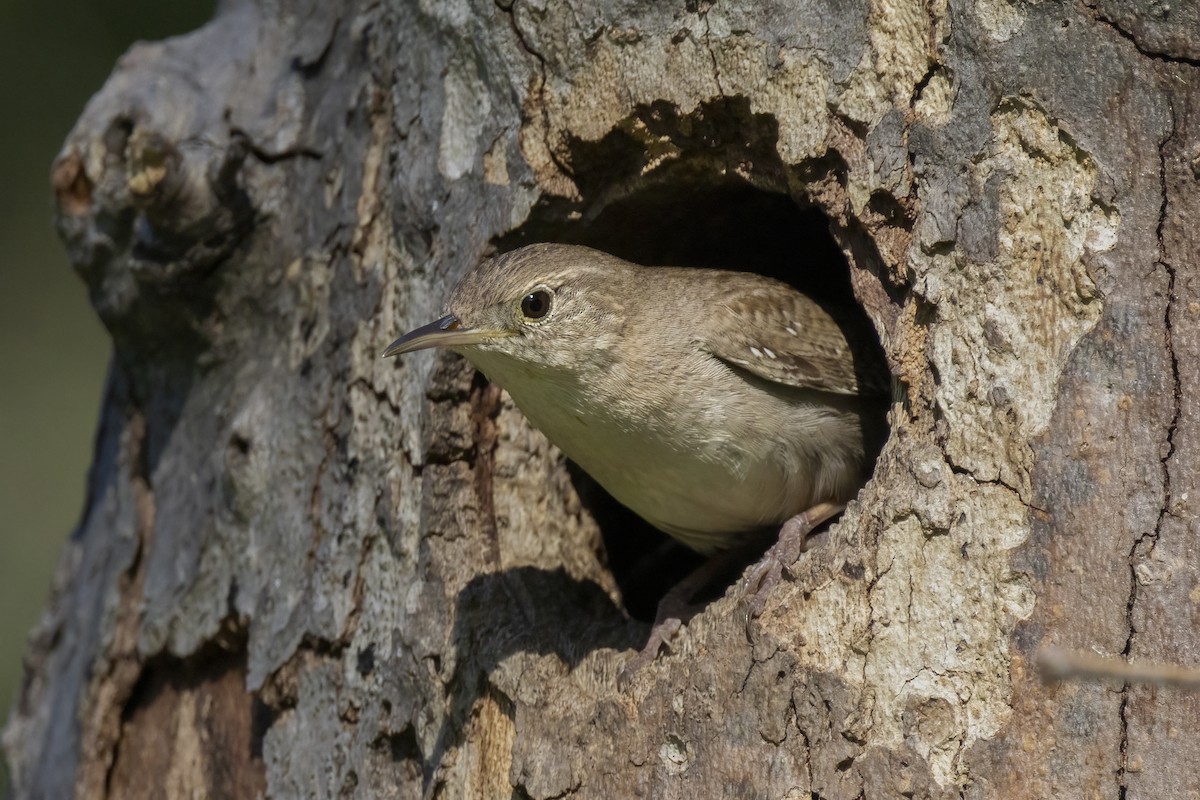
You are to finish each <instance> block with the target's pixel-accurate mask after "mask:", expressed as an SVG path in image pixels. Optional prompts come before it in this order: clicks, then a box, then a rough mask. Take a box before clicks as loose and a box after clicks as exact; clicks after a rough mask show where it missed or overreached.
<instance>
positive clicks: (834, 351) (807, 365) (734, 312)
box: [703, 284, 890, 395]
mask: <svg viewBox="0 0 1200 800" xmlns="http://www.w3.org/2000/svg"><path fill="white" fill-rule="evenodd" d="M715 316H716V320H715V321H716V322H717V323H718V324H717V325H716V326H714V329H713V331H712V332H711V333H710V334H709V335H708V336H706V337H705V340H704V342H703V344H704V346H705V347H706V348H707V349H708V351H709V352H710V353H712V354H713V355H714V356H716V357H717V358H719V359H721V360H722V361H725V362H726V363H728V364H731V365H733V366H735V367H737V368H740V369H743V370H746V371H747V372H750V373H752V374H754V375H756V376H758V377H759V378H765V379H766V380H769V381H774V382H775V383H779V384H782V385H784V386H792V387H795V388H798V389H815V390H817V391H822V392H832V393H835V394H846V395H882V394H886V393H887V392H888V391H889V390H890V386H889V385H887V384H888V381H887V378H886V376H887V374H888V373H887V369H886V366H885V365H884V364H883V363H882V361H881V359H880V357H879V355H878V353H877V352H876V350H877V346H875V345H874V339H873V337H870V336H867V335H866V332H865V331H862V332H860V333H862V334H863V337H862V341H863V344H862V345H861V346H859V347H854V346H852V345H851V344H850V343H848V342H847V340H846V334H844V333H843V329H842V327H839V325H838V322H837V321H836V320H835V319H834V317H833V316H831V315H830V314H829V313H828V312H827V311H825V309H823V308H821V306H819V305H818V304H817V303H815V302H814V301H813V300H811V299H809V298H808V297H806V296H804V295H802V294H800V293H799V292H797V291H795V290H793V289H791V288H790V287H786V286H783V285H782V284H780V285H766V286H764V287H762V288H758V289H751V290H749V291H744V290H743V291H741V292H739V293H738V294H736V295H735V296H732V297H730V298H728V299H726V300H722V301H720V303H719V304H718V308H717V309H716V314H715ZM851 335H855V336H856V338H857V335H856V334H854V333H852V334H851Z"/></svg>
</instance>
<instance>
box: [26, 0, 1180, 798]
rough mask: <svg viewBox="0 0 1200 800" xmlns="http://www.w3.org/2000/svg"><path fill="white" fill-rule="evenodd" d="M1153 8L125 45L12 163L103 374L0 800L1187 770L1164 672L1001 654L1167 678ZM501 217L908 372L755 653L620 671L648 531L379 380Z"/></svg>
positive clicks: (1168, 368)
mask: <svg viewBox="0 0 1200 800" xmlns="http://www.w3.org/2000/svg"><path fill="white" fill-rule="evenodd" d="M1146 5H1147V4H1145V3H1135V2H1122V0H1112V1H1111V2H1110V1H1109V0H1088V2H1084V3H1080V4H1059V3H1048V2H1041V3H1028V4H1013V3H1008V2H1003V1H1002V0H987V1H986V2H978V3H967V2H958V1H957V0H940V1H939V0H932V2H930V1H929V0H875V2H867V0H863V2H840V1H839V2H832V0H792V1H791V2H782V0H780V1H779V2H771V3H754V4H749V3H747V4H732V3H717V4H710V3H707V2H690V1H689V2H687V3H682V2H681V3H659V2H649V1H648V0H645V1H644V2H639V1H638V0H630V1H629V2H606V3H579V2H574V1H573V0H563V1H562V2H558V1H557V0H556V1H555V2H550V1H549V0H508V2H506V1H505V0H497V2H491V0H451V1H450V2H440V1H439V2H434V0H428V1H424V0H422V2H417V0H412V1H411V2H404V1H403V0H388V1H387V2H382V3H379V2H376V3H365V2H362V3H359V2H354V0H343V2H337V3H334V2H325V3H316V2H312V3H309V4H307V5H303V4H296V3H287V4H275V3H271V2H261V3H251V2H244V1H242V0H231V1H230V2H226V3H223V4H222V5H221V6H220V8H219V9H218V12H217V14H216V17H215V18H214V20H213V21H212V22H211V23H210V24H209V25H207V26H206V27H204V28H203V29H201V30H199V31H197V32H195V33H194V34H191V35H189V36H184V37H180V38H178V39H173V40H170V41H167V42H163V43H157V44H142V45H138V46H136V47H135V48H134V49H133V50H131V51H130V53H129V54H128V55H127V56H125V57H124V58H123V59H122V61H121V63H120V64H119V65H118V66H117V69H116V71H115V72H114V74H113V76H112V78H111V79H110V80H109V82H108V84H107V85H106V86H105V87H104V88H103V89H102V90H101V92H100V93H99V94H98V95H97V96H96V97H95V98H94V99H93V101H92V102H91V103H90V105H89V106H88V108H87V109H86V110H85V111H84V113H83V116H82V117H81V119H80V122H79V124H78V126H77V128H76V129H75V130H74V131H73V132H72V134H71V135H70V137H69V139H68V141H67V143H66V144H65V146H64V149H63V152H62V155H61V157H60V158H59V160H58V161H57V163H56V164H55V168H54V173H53V182H54V188H55V192H56V197H57V202H58V209H59V224H60V228H61V230H62V233H63V237H64V240H65V241H66V244H67V247H68V249H69V251H70V253H71V256H72V258H73V260H74V262H75V264H76V265H77V268H78V270H79V272H80V274H81V275H82V276H83V278H84V280H85V281H86V282H87V284H88V286H89V287H90V290H91V296H92V299H93V302H94V304H95V306H96V308H97V310H98V313H99V314H100V316H101V317H102V318H103V320H104V321H105V323H106V324H107V326H108V327H109V329H110V331H111V332H112V335H113V338H114V341H115V344H116V356H115V359H114V362H113V365H112V369H111V377H110V380H109V387H108V390H107V395H106V398H105V402H104V407H103V410H102V412H101V423H100V427H99V432H98V436H97V446H96V460H95V466H94V469H93V472H92V476H91V481H90V492H89V500H88V508H87V513H86V516H85V518H84V521H83V523H82V524H81V525H80V527H79V529H78V530H77V531H76V532H75V534H74V536H73V537H72V539H71V541H70V543H69V545H68V547H67V550H66V552H65V553H64V556H63V559H62V563H61V566H60V569H59V572H58V576H57V579H56V586H55V593H54V597H53V600H52V602H51V606H50V608H49V610H48V611H47V613H46V616H45V618H44V620H43V622H42V624H41V625H40V626H39V628H38V630H37V631H35V633H34V636H33V639H32V644H31V648H30V653H29V657H28V678H27V682H26V685H25V687H24V690H23V692H22V695H21V698H20V701H19V703H18V705H17V706H16V708H15V709H14V712H13V715H12V717H11V719H10V720H9V722H8V725H7V728H6V730H5V733H4V746H5V748H6V751H7V754H8V756H9V758H10V760H11V763H12V766H13V772H14V788H15V794H16V796H17V797H20V798H25V797H30V798H41V797H47V798H49V797H56V798H57V797H67V796H70V795H71V794H72V793H75V794H76V795H77V796H80V797H107V796H111V797H140V796H147V797H149V796H156V797H182V796H212V797H219V796H242V797H250V796H254V795H255V794H256V793H259V792H265V794H266V795H267V796H272V797H292V796H315V797H332V796H339V797H340V796H345V797H351V796H362V797H401V798H407V797H413V798H415V797H420V796H422V795H423V794H425V795H426V796H435V797H436V796H441V797H486V798H493V797H510V796H511V797H514V798H538V799H539V800H540V799H541V798H554V797H565V796H578V797H603V798H610V797H636V796H646V797H667V798H670V797H780V798H785V797H786V798H799V797H805V798H808V797H814V798H815V797H821V798H853V797H872V798H874V797H958V796H967V797H972V798H975V797H978V798H985V797H1049V796H1055V797H1089V798H1090V797H1113V798H1118V797H1121V798H1137V797H1145V798H1151V797H1171V796H1175V797H1178V796H1189V795H1188V793H1189V792H1190V793H1191V794H1192V795H1195V794H1196V793H1200V784H1198V782H1197V778H1196V776H1197V774H1200V738H1197V736H1196V732H1197V730H1196V729H1197V727H1198V725H1200V723H1198V722H1197V721H1198V720H1200V700H1198V699H1197V696H1196V695H1195V694H1188V693H1185V692H1184V691H1182V690H1180V689H1171V688H1155V687H1151V686H1145V685H1137V684H1133V685H1125V686H1120V685H1117V686H1107V685H1103V684H1100V683H1095V682H1088V681H1074V682H1065V683H1055V684H1047V683H1043V682H1042V681H1040V680H1039V679H1038V676H1037V673H1036V669H1035V662H1036V658H1037V654H1038V652H1039V649H1040V648H1043V647H1046V646H1049V645H1053V646H1056V647H1060V648H1065V649H1067V650H1077V651H1082V652H1087V653H1092V654H1099V655H1103V656H1110V657H1112V658H1113V659H1116V660H1121V659H1127V660H1129V661H1130V662H1134V663H1136V662H1140V661H1153V662H1173V663H1177V664H1182V665H1196V664H1198V663H1200V649H1198V646H1200V634H1198V631H1200V627H1198V625H1197V622H1198V615H1200V576H1198V567H1197V565H1198V564H1200V558H1198V555H1200V554H1198V553H1197V544H1196V541H1197V534H1198V533H1200V525H1198V523H1197V517H1196V514H1195V512H1194V510H1193V505H1194V502H1195V501H1194V500H1192V501H1189V496H1196V491H1197V490H1198V488H1200V487H1197V486H1195V483H1196V480H1197V478H1196V476H1197V475H1200V462H1198V459H1200V443H1198V442H1196V437H1197V435H1198V434H1200V406H1197V404H1196V402H1195V399H1194V398H1196V397H1197V396H1200V335H1198V331H1200V280H1198V279H1197V277H1196V275H1197V272H1196V262H1197V254H1198V253H1200V234H1197V232H1196V225H1195V224H1194V220H1196V219H1200V199H1198V198H1200V192H1198V191H1197V188H1198V187H1197V181H1198V178H1200V96H1198V94H1197V89H1196V87H1197V86H1200V63H1198V62H1197V57H1198V54H1200V51H1197V49H1196V48H1197V41H1198V40H1197V37H1196V36H1195V31H1196V24H1197V14H1198V13H1200V12H1198V11H1197V6H1196V5H1195V4H1194V3H1191V4H1189V3H1179V4H1171V5H1170V6H1169V7H1168V6H1167V5H1166V4H1150V5H1151V6H1152V7H1151V8H1147V7H1146ZM826 226H828V227H829V229H830V230H831V231H832V236H833V240H832V241H826V239H827V236H826V234H825V228H826ZM540 239H555V240H561V241H573V242H583V243H588V244H592V245H594V246H598V247H601V248H603V249H606V250H609V251H611V252H614V253H616V254H618V255H622V256H626V257H629V258H632V259H634V260H638V261H642V262H645V263H664V262H675V263H687V264H695V265H700V266H705V265H712V266H725V267H732V268H748V269H758V270H762V271H767V272H771V273H772V274H776V275H779V276H782V277H785V278H788V279H791V280H794V281H795V282H797V283H798V284H799V285H801V286H805V287H807V288H809V289H811V290H812V291H816V292H821V291H825V292H828V293H831V294H836V293H837V292H848V291H849V288H848V287H850V286H852V287H853V292H854V295H855V296H856V297H857V299H858V301H859V302H860V303H861V304H862V306H863V307H864V308H865V310H866V311H867V313H868V314H869V315H870V317H871V318H872V320H873V321H874V322H875V324H876V327H877V329H878V330H879V332H880V338H881V341H882V344H883V346H884V348H885V349H886V351H887V353H888V357H889V361H890V363H891V366H892V369H893V371H894V373H895V374H896V376H897V377H898V378H899V379H900V380H901V381H902V383H903V392H902V396H901V397H899V398H898V400H897V402H896V404H895V406H894V408H893V409H892V411H891V414H890V421H891V425H892V431H891V437H890V439H889V441H888V442H887V444H886V446H885V447H884V450H883V453H882V455H881V457H880V459H879V463H878V465H877V468H876V473H875V476H874V478H873V479H872V481H871V482H870V483H869V484H868V485H867V487H866V488H865V489H864V490H863V492H862V493H861V495H860V497H859V499H858V500H857V501H856V502H855V503H853V504H851V506H850V508H849V509H848V510H847V512H846V514H845V515H844V516H843V517H842V519H841V520H840V522H838V523H837V524H836V525H835V526H834V527H833V528H832V529H831V530H830V532H829V533H828V534H827V535H825V536H824V537H822V538H823V541H822V542H821V543H820V544H819V545H818V546H817V547H815V548H813V549H812V550H810V551H809V552H808V553H806V554H805V556H804V557H803V558H802V559H801V561H800V562H799V563H798V564H797V565H796V567H795V569H794V570H793V574H792V575H791V576H790V580H788V581H785V582H784V583H782V584H781V585H780V586H779V587H778V588H777V589H776V590H775V591H774V592H773V593H772V595H771V596H770V599H769V602H768V605H767V608H766V611H765V613H764V615H763V617H762V618H761V620H760V621H759V623H758V624H757V625H755V626H753V628H752V636H750V637H749V638H748V636H747V633H746V627H745V620H744V607H743V606H742V605H741V604H740V602H739V598H738V596H737V592H736V591H735V590H731V591H730V592H728V593H727V594H726V596H725V597H723V598H720V599H718V600H716V601H715V602H713V603H712V604H711V605H710V606H709V607H708V608H707V609H706V610H705V612H704V613H703V614H701V615H700V616H699V617H697V618H696V619H695V620H693V621H692V622H691V623H690V624H689V625H688V626H687V628H686V630H685V633H684V634H683V636H682V637H681V638H680V640H679V641H678V642H677V646H676V648H675V652H672V653H671V654H668V655H664V656H663V657H662V658H660V659H659V660H658V661H657V662H656V663H655V664H654V665H652V666H651V667H649V668H647V669H645V670H643V671H642V672H640V673H639V674H638V675H637V677H636V679H635V681H634V683H633V685H632V686H631V687H630V688H629V689H628V690H627V691H624V692H622V691H618V689H617V687H616V681H615V676H616V673H617V672H618V670H619V669H620V668H621V666H622V665H623V664H624V662H625V660H626V659H627V658H628V657H629V656H630V651H631V649H632V648H634V647H636V646H638V645H639V644H640V642H641V641H642V639H643V637H644V636H645V632H646V626H645V624H644V622H642V621H639V620H638V619H636V618H633V617H631V616H630V615H629V614H628V613H627V612H626V608H627V607H633V606H636V605H637V603H635V602H634V596H635V595H637V594H639V592H640V593H643V594H646V595H647V597H646V598H642V600H640V601H639V602H640V604H641V605H642V606H644V605H645V604H646V603H647V602H650V601H652V600H653V595H654V593H655V592H661V591H662V590H663V589H664V588H665V586H666V579H665V578H661V577H659V576H658V573H660V572H664V571H665V570H664V568H663V565H662V563H656V562H653V561H651V562H646V561H645V560H644V559H643V560H639V559H638V557H636V555H631V553H636V551H637V550H638V548H639V547H640V548H643V549H653V548H656V547H659V546H660V540H659V539H657V538H652V537H651V535H650V534H649V533H648V532H646V531H645V530H644V528H642V527H639V526H637V525H636V524H634V523H631V522H630V521H629V520H628V518H627V517H623V516H622V515H621V514H620V513H619V512H617V511H614V509H612V508H611V505H610V504H608V503H606V501H605V500H604V499H603V498H597V496H596V493H595V491H594V489H593V488H592V487H590V486H589V484H588V481H587V480H586V479H582V478H580V477H579V476H578V475H575V474H574V473H573V472H572V470H571V469H569V468H568V465H567V464H566V463H565V462H564V460H563V458H562V457H561V455H560V454H559V453H558V452H557V451H556V450H554V449H553V448H552V447H551V446H550V445H549V444H548V443H547V442H546V440H545V439H544V437H542V436H541V434H539V433H538V432H536V431H534V430H532V429H530V427H529V426H528V425H527V424H526V423H525V421H524V420H523V418H522V417H521V415H520V414H519V413H518V412H517V411H516V410H515V409H514V408H512V406H511V404H510V403H509V402H508V400H507V398H506V397H505V396H504V395H503V394H502V393H500V392H499V391H497V390H496V389H494V388H493V387H490V386H488V385H487V384H486V383H485V382H484V381H483V380H482V379H480V378H479V377H477V376H475V375H474V374H473V371H472V370H471V369H470V368H469V366H468V365H466V364H465V362H463V361H461V360H460V359H458V358H456V357H454V356H451V355H444V354H442V355H437V356H422V357H416V358H407V359H405V360H404V361H402V362H401V363H398V364H397V363H393V362H384V361H381V360H380V359H379V357H378V356H379V353H380V352H381V351H382V349H383V347H384V346H385V345H386V344H387V343H388V342H389V341H391V339H392V338H394V336H395V335H397V334H398V333H399V332H402V331H403V330H406V329H408V328H410V327H412V326H414V325H416V324H419V323H422V322H426V321H428V320H430V319H432V318H433V317H434V315H435V314H436V313H437V312H438V311H439V310H440V309H439V303H440V301H441V298H442V297H443V296H444V293H445V291H446V288H447V286H448V285H449V284H452V283H453V281H454V280H455V279H456V278H457V277H458V276H459V275H461V274H462V273H463V271H464V270H466V269H468V268H470V266H472V265H473V263H474V262H475V261H476V260H477V259H478V258H479V257H480V256H481V254H483V253H485V252H486V251H487V250H488V249H489V248H494V247H509V246H513V245H515V244H518V243H520V242H523V241H534V240H540ZM676 322H678V323H679V324H686V321H676ZM606 542H607V547H606V544H605V543H606ZM666 552H667V556H666V557H667V558H668V559H671V558H675V557H676V556H672V555H671V553H672V552H673V551H666ZM647 563H649V564H650V567H649V568H647V567H646V564H647ZM639 570H640V571H639ZM638 613H639V614H641V613H644V610H643V611H639V612H638Z"/></svg>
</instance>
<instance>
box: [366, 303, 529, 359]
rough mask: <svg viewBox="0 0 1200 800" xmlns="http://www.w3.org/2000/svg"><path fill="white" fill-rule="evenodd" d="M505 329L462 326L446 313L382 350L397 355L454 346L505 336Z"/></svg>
mask: <svg viewBox="0 0 1200 800" xmlns="http://www.w3.org/2000/svg"><path fill="white" fill-rule="evenodd" d="M507 335H508V332H507V331H489V330H479V329H476V328H464V327H463V326H462V323H461V322H459V321H458V317H456V316H454V315H453V314H447V315H446V316H444V317H442V318H441V319H439V320H436V321H434V322H431V323H429V324H428V325H422V326H421V327H419V328H417V329H415V330H411V331H409V332H408V333H406V334H404V335H403V336H401V337H400V338H399V339H397V340H396V341H394V342H392V343H391V344H390V345H388V348H387V350H384V351H383V357H384V358H389V357H391V356H398V355H400V354H401V353H411V352H413V351H414V350H426V349H428V348H430V347H456V346H458V345H464V344H478V343H479V342H483V341H487V340H488V339H495V338H496V337H498V336H507Z"/></svg>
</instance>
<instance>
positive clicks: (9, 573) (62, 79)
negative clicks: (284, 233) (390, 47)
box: [0, 0, 213, 795]
mask: <svg viewBox="0 0 1200 800" xmlns="http://www.w3.org/2000/svg"><path fill="white" fill-rule="evenodd" d="M212 8H213V1H212V0H170V1H169V2H163V0H125V1H124V2H120V1H119V0H20V1H19V2H15V1H14V0H0V76H3V77H0V112H2V113H3V122H2V123H0V720H4V719H7V717H8V708H9V705H10V703H11V702H12V700H13V698H14V696H15V694H16V691H17V688H18V686H19V685H20V679H21V656H22V653H23V651H24V649H25V636H26V633H27V632H28V631H29V629H30V628H31V627H32V626H33V624H34V623H35V622H36V621H37V619H38V616H39V614H40V613H41V610H42V608H43V607H44V606H45V604H46V601H47V599H48V591H49V587H50V576H51V573H52V571H53V569H54V564H55V562H56V560H57V558H58V554H59V552H60V550H61V548H62V543H63V541H64V540H65V539H66V537H67V535H68V534H69V533H70V531H71V529H72V528H73V527H74V525H75V523H76V521H77V520H78V518H79V515H80V512H81V510H82V507H83V492H84V479H85V477H86V474H87V467H88V463H89V462H90V460H91V452H92V436H93V433H94V430H95V423H96V419H97V410H98V407H99V401H100V390H101V384H102V381H103V378H104V371H105V367H106V362H107V361H108V353H109V344H108V336H107V334H106V333H105V332H104V329H103V328H102V327H101V326H100V323H99V322H98V321H97V320H96V317H95V315H94V314H93V313H92V310H91V307H90V306H89V305H88V302H87V296H86V293H85V292H84V288H83V284H82V283H81V282H80V281H79V279H78V278H77V277H76V276H75V274H74V272H72V270H71V266H70V264H69V263H68V262H67V259H66V255H65V253H64V252H63V249H62V247H61V245H60V244H59V242H58V238H57V236H56V235H55V232H54V227H53V224H52V221H51V200H50V190H49V174H50V163H51V161H52V160H53V159H54V156H55V155H56V154H57V153H58V149H59V147H60V146H61V145H62V142H63V140H64V139H65V138H66V135H67V133H68V131H70V129H71V126H72V125H73V124H74V122H75V119H76V118H77V117H78V116H79V113H80V111H82V110H83V106H84V104H85V103H86V102H87V100H88V98H89V97H90V96H91V95H92V94H93V93H94V92H95V91H96V90H98V89H99V88H100V87H101V85H103V83H104V81H105V79H106V78H107V76H108V74H109V72H110V71H111V70H112V67H113V64H114V63H115V62H116V59H117V57H118V56H120V55H121V53H123V52H124V51H125V50H126V48H128V46H129V45H130V44H131V43H132V42H133V41H135V40H137V39H162V38H165V37H167V36H171V35H174V34H179V33H185V32H187V31H189V30H193V29H195V28H197V27H199V26H200V25H202V24H203V23H204V22H205V20H207V19H208V18H209V17H210V16H211V14H212ZM7 785H8V772H7V765H6V764H5V763H4V762H3V759H0V795H3V794H4V790H5V787H7Z"/></svg>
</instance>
